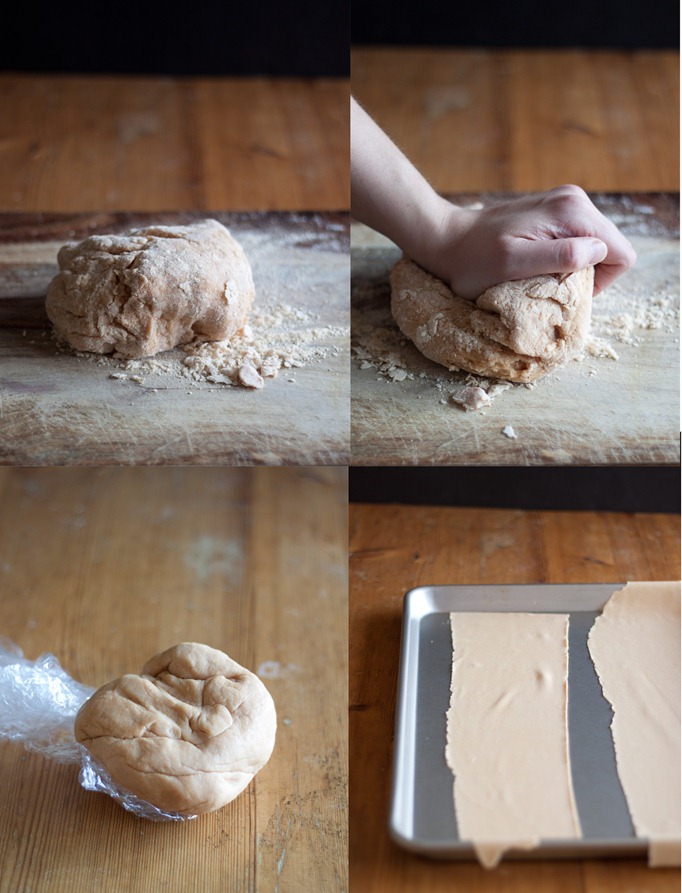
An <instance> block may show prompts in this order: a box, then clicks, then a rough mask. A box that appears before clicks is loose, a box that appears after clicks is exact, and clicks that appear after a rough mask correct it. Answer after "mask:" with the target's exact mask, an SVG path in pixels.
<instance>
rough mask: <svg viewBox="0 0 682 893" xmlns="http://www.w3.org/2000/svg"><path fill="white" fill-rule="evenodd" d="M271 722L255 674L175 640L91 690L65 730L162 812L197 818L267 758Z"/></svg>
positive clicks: (239, 787)
mask: <svg viewBox="0 0 682 893" xmlns="http://www.w3.org/2000/svg"><path fill="white" fill-rule="evenodd" d="M276 726H277V719H276V715H275V705H274V703H273V701H272V698H271V697H270V694H269V692H268V691H267V689H266V688H265V686H264V685H263V683H262V682H261V681H260V679H259V678H258V677H257V676H255V675H254V674H253V673H250V672H249V671H248V670H245V669H244V667H241V666H240V665H239V664H238V663H236V662H235V661H233V660H231V658H229V657H228V656H227V655H226V654H223V652H222V651H217V650H216V649H215V648H209V647H208V645H199V644H196V643H193V642H185V643H183V644H181V645H175V646H174V647H173V648H169V649H168V650H167V651H164V652H163V653H162V654H157V655H156V656H155V657H152V658H151V660H149V661H147V663H146V664H145V665H144V667H143V668H142V674H141V675H139V676H138V675H133V674H130V675H126V676H121V677H120V678H119V679H115V680H114V681H113V682H109V683H108V684H107V685H104V686H102V688H100V689H98V690H97V691H96V692H95V693H94V694H93V695H92V697H91V698H89V700H87V701H86V702H85V704H84V705H83V706H82V707H81V709H80V711H79V712H78V715H77V716H76V721H75V729H74V731H75V735H76V740H77V741H78V742H79V743H80V744H82V745H83V746H84V747H85V748H87V750H89V751H90V753H91V754H92V756H93V757H94V758H95V760H96V761H97V762H98V763H100V764H101V765H102V766H104V768H105V769H106V770H107V771H108V772H109V774H110V775H111V778H112V780H113V781H114V782H115V783H116V784H118V785H120V786H121V787H124V788H126V789H127V790H128V791H131V792H132V793H133V794H135V795H136V796H137V797H139V798H141V799H142V800H146V801H147V802H148V803H152V804H153V805H154V806H157V807H158V808H159V809H162V810H164V811H166V812H178V813H181V814H183V815H200V814H202V813H205V812H212V811H213V810H215V809H220V808H221V807H222V806H225V805H226V804H227V803H229V802H230V801H231V800H234V798H235V797H236V796H237V795H238V794H240V793H241V792H242V791H243V790H244V788H245V787H246V786H247V785H248V783H249V782H250V781H251V779H252V778H253V776H254V775H255V774H256V772H258V770H259V769H261V768H262V767H263V766H264V765H265V763H267V761H268V759H269V758H270V754H271V753H272V749H273V747H274V743H275V731H276Z"/></svg>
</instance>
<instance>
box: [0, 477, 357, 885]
mask: <svg viewBox="0 0 682 893" xmlns="http://www.w3.org/2000/svg"><path fill="white" fill-rule="evenodd" d="M0 506H1V509H0V579H1V580H2V593H3V596H2V599H1V600H0V632H1V633H2V635H5V636H8V637H10V638H11V639H12V640H14V641H15V642H16V643H18V644H19V645H20V646H21V647H22V648H23V650H24V653H25V654H26V656H27V657H29V658H31V659H34V658H36V657H38V655H39V654H41V653H43V652H45V651H50V652H52V653H54V654H56V655H57V657H58V658H59V660H60V662H61V663H62V665H63V666H64V668H65V669H66V670H67V671H68V672H69V673H70V674H71V675H72V676H73V677H74V678H76V679H78V680H79V681H82V682H84V683H87V684H89V685H93V686H98V685H101V684H103V683H104V682H107V681H109V680H110V679H114V678H115V677H117V676H119V675H121V674H122V673H126V672H139V671H140V669H141V667H142V665H143V664H144V662H145V661H146V660H147V659H148V658H149V657H151V656H152V655H153V654H156V653H157V652H159V651H161V650H163V649H165V648H166V647H169V646H170V645H172V644H175V643H176V642H180V641H188V640H189V641H199V642H205V643H206V644H208V645H211V646H213V647H217V648H220V649H222V650H224V651H226V652H227V653H228V654H230V655H231V656H232V657H234V658H235V659H236V660H237V661H238V662H240V663H242V664H244V665H245V666H247V667H249V668H250V669H252V670H254V671H258V672H259V675H260V676H261V678H262V679H263V681H264V683H265V684H266V685H267V687H268V689H269V690H270V692H271V694H272V696H273V698H274V701H275V704H276V707H277V712H278V733H277V741H276V745H275V750H274V753H273V756H272V758H271V759H270V762H269V763H268V764H267V765H266V766H265V768H264V769H263V770H262V771H261V772H260V773H259V774H258V775H257V777H256V779H255V780H254V781H253V782H252V783H251V784H250V785H249V787H248V788H247V790H246V791H245V792H244V793H243V794H241V795H240V796H239V797H238V798H237V799H236V800H235V801H233V802H232V803H231V804H229V805H228V806H227V807H225V808H224V809H222V810H220V811H218V812H215V813H212V814H209V815H206V816H202V817H200V818H198V819H196V820H194V821H191V822H188V823H182V824H175V823H170V824H165V823H154V822H148V821H146V820H144V819H138V818H135V817H133V816H131V815H130V814H129V813H126V812H125V811H124V810H123V809H121V807H119V806H118V805H117V804H116V803H115V802H114V801H113V800H111V799H110V798H108V797H107V796H106V795H104V794H94V793H91V792H86V791H84V790H82V789H81V788H80V786H79V784H78V781H77V770H76V768H75V767H73V766H68V765H57V764H55V763H53V762H50V761H47V760H45V759H44V758H43V757H42V756H39V755H36V754H30V755H29V754H27V753H26V752H25V751H24V750H23V749H22V748H21V747H20V746H19V745H15V744H14V743H9V742H6V743H4V744H2V745H1V746H0V779H1V782H0V787H1V789H2V797H1V798H0V864H1V865H2V871H1V872H0V890H2V891H3V893H19V891H21V893H28V891H35V890H40V891H41V893H48V891H49V893H53V891H54V893H57V891H74V890H79V891H80V890H84V891H85V890H99V891H116V893H118V891H121V890H130V891H142V890H151V889H153V890H168V891H177V893H184V891H187V890H205V891H208V893H246V891H259V893H260V891H265V890H272V891H274V890H279V891H281V893H286V891H289V893H298V891H301V890H324V891H330V893H331V891H339V893H341V891H344V890H346V889H347V840H346V832H347V810H346V806H347V797H346V766H347V719H346V717H347V585H346V577H347V550H346V543H347V539H346V534H347V502H346V472H345V470H342V469H325V468H308V469H304V470H303V469H301V470H293V469H237V470H235V469H159V468H156V469H147V468H141V469H140V468H135V469H69V468H66V469H65V468H59V469H9V468H4V469H0Z"/></svg>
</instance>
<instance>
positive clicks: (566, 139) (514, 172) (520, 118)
mask: <svg viewBox="0 0 682 893" xmlns="http://www.w3.org/2000/svg"><path fill="white" fill-rule="evenodd" d="M351 59H352V63H351V85H352V92H353V94H354V96H355V97H356V99H358V101H359V102H361V103H362V104H363V105H364V106H365V107H366V109H367V111H368V112H369V113H370V114H371V115H372V116H373V117H375V118H376V120H377V121H378V123H379V124H380V125H381V126H382V127H383V128H384V129H385V130H386V131H387V132H388V134H389V135H390V136H391V137H392V138H393V139H394V140H395V142H396V143H397V144H398V145H399V146H400V148H401V149H402V150H403V151H404V152H405V153H406V155H407V156H408V157H409V158H410V159H411V160H412V161H413V162H414V164H416V166H417V167H418V168H419V169H420V170H421V171H422V173H423V174H424V175H425V176H426V178H427V179H428V180H429V181H430V182H431V183H432V185H433V186H434V188H435V189H436V190H438V191H439V192H441V193H453V192H478V191H504V190H509V191H514V192H525V191H535V190H543V189H549V188H551V187H553V186H558V185H559V184H560V183H566V182H571V183H578V184H579V185H581V186H582V187H583V188H584V189H586V190H588V191H605V192H620V191H623V192H624V191H632V192H639V191H645V192H649V191H651V192H656V191H677V190H679V148H678V147H679V137H678V127H679V54H678V53H676V52H673V51H644V50H640V51H636V52H625V51H615V50H613V51H612V50H598V51H595V50H592V51H588V50H577V49H576V50H557V49H554V50H491V49H477V50H469V49H467V50H464V49H420V48H386V47H384V48H380V49H379V48H359V47H356V48H355V49H354V50H353V53H352V57H351Z"/></svg>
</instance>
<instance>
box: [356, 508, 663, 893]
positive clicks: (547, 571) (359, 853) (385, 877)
mask: <svg viewBox="0 0 682 893" xmlns="http://www.w3.org/2000/svg"><path fill="white" fill-rule="evenodd" d="M679 539H680V526H679V517H677V516H674V515H655V514H652V515H646V514H616V513H597V512H581V513H571V512H539V511H538V512H522V511H514V510H498V509H462V508H434V507H415V506H397V505H362V504H358V505H352V506H351V514H350V623H349V634H350V677H349V678H350V692H349V697H350V710H351V725H350V765H351V778H350V781H351V800H350V802H351V813H350V820H351V850H350V853H351V857H350V858H351V890H355V889H357V890H361V891H363V893H383V891H387V893H388V891H390V893H403V891H405V893H420V891H424V893H426V891H428V893H440V891H443V893H445V891H451V890H455V889H456V890H457V891H458V893H468V891H471V893H474V891H475V893H512V891H514V893H517V891H525V890H542V891H543V893H574V891H575V893H624V891H626V890H635V889H636V890H637V891H639V893H672V891H678V890H679V884H680V875H679V871H677V870H675V869H660V870H650V869H648V868H647V866H646V864H645V862H644V861H643V860H627V861H625V860H617V861H607V860H592V861H585V862H568V861H563V862H550V861H538V862H526V863H524V862H503V863H502V864H501V866H500V867H499V868H497V869H496V870H494V871H491V872H487V871H485V870H484V869H482V868H480V867H479V866H478V865H477V864H475V863H447V862H433V861H429V860H428V859H424V858H421V857H418V856H415V855H412V854H409V853H407V852H406V851H404V850H402V849H400V848H399V847H398V846H396V845H395V844H393V843H392V842H391V840H390V838H389V835H388V809H389V798H390V784H391V765H392V739H393V729H394V710H395V697H396V685H397V675H398V658H399V649H400V632H401V619H402V598H403V595H404V594H405V592H406V591H407V590H408V589H410V588H412V587H414V586H419V585H437V584H451V583H468V584H476V583H508V584H512V583H542V582H546V583H571V582H594V583H597V582H613V581H618V580H661V579H679V573H680V568H679Z"/></svg>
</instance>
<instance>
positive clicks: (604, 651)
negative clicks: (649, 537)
mask: <svg viewBox="0 0 682 893" xmlns="http://www.w3.org/2000/svg"><path fill="white" fill-rule="evenodd" d="M588 648H589V650H590V655H591V657H592V660H593V662H594V666H595V669H596V671H597V675H598V676H599V680H600V682H601V684H602V689H603V692H604V695H605V697H606V699H607V700H608V701H609V702H610V703H611V705H612V707H613V714H614V715H613V722H612V724H611V732H612V734H613V742H614V748H615V752H616V765H617V768H618V776H619V778H620V780H621V784H622V786H623V791H624V793H625V798H626V800H627V803H628V808H629V810H630V815H631V817H632V823H633V825H634V827H635V831H636V832H637V836H638V837H644V838H648V839H649V862H650V864H651V865H665V864H667V865H679V864H680V584H679V583H628V584H627V585H626V586H625V588H624V589H620V590H619V591H618V592H615V593H614V594H613V595H612V596H611V598H610V599H609V601H608V602H607V604H606V606H605V608H604V610H603V612H602V614H601V616H600V617H598V618H597V620H596V621H595V623H594V626H593V627H592V629H591V630H590V635H589V638H588Z"/></svg>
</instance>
